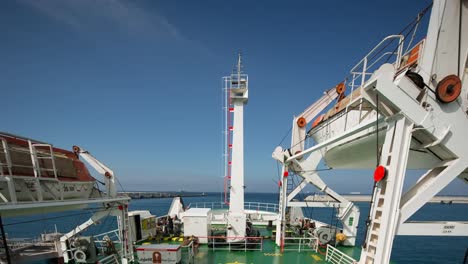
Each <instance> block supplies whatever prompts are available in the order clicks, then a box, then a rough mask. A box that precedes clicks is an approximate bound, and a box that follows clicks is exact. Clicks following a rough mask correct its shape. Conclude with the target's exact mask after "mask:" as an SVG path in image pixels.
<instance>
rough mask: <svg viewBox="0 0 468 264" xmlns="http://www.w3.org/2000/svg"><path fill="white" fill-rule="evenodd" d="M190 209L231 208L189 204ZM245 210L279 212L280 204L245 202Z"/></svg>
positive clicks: (219, 203) (207, 204)
mask: <svg viewBox="0 0 468 264" xmlns="http://www.w3.org/2000/svg"><path fill="white" fill-rule="evenodd" d="M188 208H211V209H224V208H229V206H228V205H226V204H225V203H224V202H197V203H191V204H189V206H188ZM244 209H247V210H257V211H267V212H277V211H278V204H274V203H262V202H245V203H244Z"/></svg>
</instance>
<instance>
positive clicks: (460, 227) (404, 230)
mask: <svg viewBox="0 0 468 264" xmlns="http://www.w3.org/2000/svg"><path fill="white" fill-rule="evenodd" d="M397 235H401V236H468V222H459V221H440V222H435V221H432V222H407V223H403V224H400V226H399V227H398V233H397Z"/></svg>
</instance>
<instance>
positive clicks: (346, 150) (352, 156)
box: [308, 40, 441, 169]
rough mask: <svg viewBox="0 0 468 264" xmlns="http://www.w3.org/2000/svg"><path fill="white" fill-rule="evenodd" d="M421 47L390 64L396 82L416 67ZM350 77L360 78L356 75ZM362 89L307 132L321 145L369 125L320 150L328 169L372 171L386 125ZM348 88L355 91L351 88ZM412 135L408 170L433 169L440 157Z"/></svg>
mask: <svg viewBox="0 0 468 264" xmlns="http://www.w3.org/2000/svg"><path fill="white" fill-rule="evenodd" d="M423 44H424V40H423V41H421V42H420V43H418V44H417V45H415V46H414V47H413V48H412V49H411V50H410V51H409V52H408V53H407V54H404V55H403V56H402V57H401V62H400V64H399V65H397V64H396V63H395V64H393V66H394V67H396V68H397V71H396V72H397V73H396V76H395V81H398V79H400V78H402V77H403V76H404V75H405V74H407V73H408V72H409V71H408V69H409V68H411V67H414V66H415V65H417V64H418V62H419V60H420V58H421V56H420V54H421V53H422V50H423ZM352 73H353V74H356V73H354V72H352ZM364 74H368V73H364ZM353 76H357V77H359V78H360V76H359V74H357V75H353ZM372 77H373V76H370V77H366V78H365V79H366V82H367V81H371V80H372ZM356 80H357V78H356V77H354V78H353V82H354V81H356ZM364 86H365V85H364V83H363V85H361V86H360V87H358V88H357V89H354V90H353V91H352V92H351V93H349V94H348V95H347V96H343V97H341V98H339V100H338V101H337V103H336V105H335V106H333V107H331V108H330V109H328V111H327V112H325V113H324V114H323V115H321V116H320V117H319V118H318V119H317V120H316V122H314V124H313V126H312V127H311V129H310V130H309V132H308V135H309V136H310V137H312V138H313V139H314V141H315V142H316V143H317V144H320V143H322V142H325V141H326V140H329V139H331V138H333V137H335V136H337V135H342V134H343V133H345V132H346V131H349V130H351V129H353V128H355V127H357V126H361V125H363V126H365V124H372V125H370V126H368V128H367V129H365V130H362V131H361V132H359V133H356V134H354V135H352V136H349V137H345V138H344V139H342V140H339V141H337V142H335V143H333V144H331V145H329V146H327V147H326V148H324V150H323V151H322V154H323V158H324V160H325V162H326V163H327V165H328V166H329V167H331V168H336V169H374V168H375V166H376V164H377V155H376V153H377V152H378V151H379V150H380V149H381V148H382V145H383V142H384V139H385V131H386V123H385V120H384V119H383V118H381V117H382V116H379V117H378V116H377V112H376V111H375V109H373V108H372V107H371V104H370V103H368V101H367V100H366V98H363V96H362V94H363V92H362V89H363V88H362V87H364ZM351 87H353V88H354V85H351ZM342 92H343V91H342ZM377 120H378V121H377ZM376 124H378V125H376ZM414 135H415V136H414V137H413V138H412V142H411V149H410V155H409V159H408V168H409V169H427V168H432V167H433V166H434V164H437V163H438V162H440V160H441V159H440V157H439V156H437V155H435V153H434V152H431V151H430V150H428V149H425V148H423V145H424V144H423V142H422V141H424V140H418V133H417V132H415V133H414Z"/></svg>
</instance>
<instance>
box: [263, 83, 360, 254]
mask: <svg viewBox="0 0 468 264" xmlns="http://www.w3.org/2000/svg"><path fill="white" fill-rule="evenodd" d="M342 88H343V86H342V85H341V84H340V85H338V86H337V87H336V88H333V89H330V90H328V91H326V92H325V93H324V95H323V96H322V97H321V98H320V99H319V100H317V101H316V102H315V103H314V104H312V105H311V106H309V107H308V108H307V109H306V110H305V111H304V112H303V113H302V114H301V115H299V116H298V117H295V118H294V120H293V126H292V140H291V148H289V149H287V150H283V149H282V148H281V147H277V148H276V149H275V151H274V152H273V155H272V156H273V158H274V159H276V160H278V161H279V162H280V163H282V164H283V174H282V175H283V177H282V179H281V188H280V201H279V207H280V208H279V209H280V213H279V215H278V220H277V223H276V244H277V245H278V246H281V245H282V244H283V243H284V242H283V240H284V237H285V226H286V225H285V219H286V209H287V207H309V206H310V207H336V208H337V218H338V219H339V220H340V221H341V222H342V224H343V234H345V235H346V237H347V239H346V240H345V241H343V244H344V245H349V246H354V245H355V243H356V234H357V225H358V222H359V209H358V208H357V207H356V206H355V205H354V204H353V203H352V202H350V201H348V200H347V199H345V198H344V197H343V196H341V195H339V194H338V193H336V192H335V191H333V190H332V189H331V188H330V187H328V186H327V185H326V184H325V182H324V181H323V180H322V179H321V178H320V176H319V174H318V171H317V167H318V165H319V162H320V160H321V159H322V155H321V153H320V152H319V151H316V152H314V153H312V154H311V155H309V156H308V157H307V158H305V159H296V160H293V162H287V161H288V158H289V157H291V156H293V155H294V154H300V153H301V152H302V151H303V150H304V143H305V138H306V127H307V124H308V123H310V122H311V121H312V120H313V119H316V118H317V116H318V115H319V114H320V113H321V112H322V111H323V110H324V109H326V108H327V107H328V106H329V105H330V104H331V103H332V102H333V101H334V100H336V99H337V98H339V97H341V95H342V92H343V90H342ZM319 118H320V117H319ZM316 120H320V119H316ZM314 123H315V122H314ZM289 171H291V172H294V173H296V174H297V175H299V176H300V177H302V181H301V182H300V183H299V184H298V185H297V186H295V188H294V189H293V190H291V191H290V193H289V194H288V190H287V186H288V184H287V181H288V177H287V176H288V175H289ZM308 184H311V185H313V186H315V187H316V188H317V189H318V190H320V191H321V192H323V193H325V194H327V195H328V196H330V197H332V198H333V199H334V200H335V201H336V202H337V203H323V202H310V201H309V202H305V201H301V202H297V201H293V199H294V198H295V196H296V195H297V194H299V192H301V191H302V190H303V189H304V188H305V187H306V186H307V185H308Z"/></svg>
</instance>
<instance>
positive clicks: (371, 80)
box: [273, 0, 468, 264]
mask: <svg viewBox="0 0 468 264" xmlns="http://www.w3.org/2000/svg"><path fill="white" fill-rule="evenodd" d="M460 16H461V17H460ZM467 25H468V1H467V0H462V1H446V0H438V1H435V2H434V5H433V8H432V14H431V18H430V23H429V29H428V35H427V39H426V41H425V43H424V45H423V50H424V52H422V54H420V55H419V58H418V64H416V65H415V67H414V68H413V71H414V72H416V73H419V74H420V75H421V76H422V77H423V78H424V81H425V83H426V85H427V86H428V87H430V88H431V89H432V90H435V88H436V86H437V84H438V82H439V81H440V80H442V78H444V77H446V76H447V75H450V74H455V75H458V76H459V78H460V79H461V80H462V93H461V96H460V97H458V98H457V100H456V101H455V102H452V103H448V104H446V103H442V102H440V101H438V100H437V99H436V98H435V95H434V94H433V93H430V91H429V90H428V89H426V88H423V89H421V88H419V87H417V86H416V85H415V84H414V83H413V82H412V81H411V80H410V79H409V78H408V77H407V76H406V75H405V70H407V68H406V69H400V68H399V65H400V58H401V53H402V49H403V45H402V44H403V40H402V39H401V38H400V43H399V45H398V47H397V48H398V51H397V54H396V60H395V62H394V63H393V64H384V65H382V66H380V68H379V69H378V70H377V71H375V72H372V71H373V70H372V71H371V69H370V65H377V64H375V62H369V61H368V59H367V58H366V57H368V56H366V57H365V58H364V59H363V60H361V62H360V63H359V64H360V68H359V69H356V67H355V68H353V70H352V71H351V74H352V76H353V80H352V81H351V82H350V83H351V86H352V88H354V86H355V85H356V84H355V79H356V78H361V79H360V82H361V85H360V88H359V89H360V90H359V93H357V96H354V95H353V96H352V98H350V100H349V101H348V105H346V108H344V111H342V112H340V113H334V112H332V113H331V114H330V113H329V116H327V120H326V121H324V122H322V123H321V124H320V125H318V126H317V127H316V128H314V129H312V130H311V131H310V133H309V134H308V136H310V137H313V138H314V139H315V141H316V142H317V143H318V144H317V145H315V146H313V147H311V148H309V149H306V150H304V151H302V152H301V153H299V154H295V153H293V154H294V155H292V156H291V155H290V154H291V153H289V156H288V153H287V152H282V150H281V149H277V150H275V153H274V155H273V156H274V157H275V158H276V159H278V160H280V161H284V160H286V162H285V164H286V165H287V166H290V168H293V169H296V170H298V166H300V165H302V164H301V159H305V160H307V158H308V156H312V155H314V153H315V152H317V151H320V150H322V151H323V155H324V159H325V161H326V163H327V165H329V166H331V167H333V168H374V167H375V164H376V157H375V156H376V155H375V153H376V152H377V151H378V150H379V152H380V153H381V156H380V157H381V159H380V164H381V165H384V166H385V167H386V169H387V171H388V173H387V176H386V178H384V180H383V181H381V182H379V183H378V184H377V186H376V190H375V192H374V196H373V197H372V200H373V204H372V208H371V215H370V216H371V219H370V226H369V229H368V233H367V236H366V243H365V248H364V249H363V251H362V255H361V259H360V263H378V264H385V263H388V262H389V260H390V254H391V250H392V244H393V239H394V236H395V235H397V234H399V235H446V236H455V235H458V236H466V235H467V233H468V231H467V230H468V229H467V222H456V221H448V222H437V221H431V222H418V223H414V222H407V220H408V219H409V218H410V217H411V216H412V215H413V214H414V213H415V212H416V211H417V210H419V209H420V208H421V207H422V206H423V205H424V204H426V203H427V202H429V201H430V199H431V198H433V197H434V196H435V195H436V194H437V193H439V192H440V191H441V190H443V188H445V187H446V186H447V185H448V184H449V183H450V182H452V181H453V180H455V179H456V178H460V179H462V180H464V181H465V182H468V174H467V170H468V169H467V168H468V152H467V151H468V146H467V145H466V144H465V142H466V131H467V130H468V116H467V113H466V110H467V106H468V102H467V100H468V98H467V92H468V85H467V81H468V77H467V76H468V69H467V66H468V58H467V56H468V30H466V27H467ZM460 26H461V27H460ZM381 44H382V43H381ZM379 45H380V44H379ZM374 50H375V49H374ZM420 52H421V49H420ZM392 55H394V54H392ZM375 109H378V111H379V113H380V118H377V116H376V111H375ZM377 120H378V121H377ZM376 124H378V127H379V129H380V130H379V131H377V130H376ZM320 130H322V131H320ZM384 131H386V132H385V133H384ZM376 135H378V136H379V141H378V142H377V137H376ZM382 143H383V145H382ZM282 153H284V156H285V157H286V158H284V157H283V156H282V155H281V154H282ZM355 153H359V157H358V158H357V159H356V158H353V155H354V154H355ZM356 156H357V155H356ZM372 156H373V158H372ZM302 162H304V161H302ZM408 168H418V169H427V170H428V172H427V173H425V174H424V175H422V176H421V178H420V179H419V180H418V181H417V183H416V184H414V185H413V186H410V189H409V190H408V191H407V192H406V193H404V194H403V193H402V189H403V184H404V181H405V177H404V176H405V172H406V169H408ZM301 186H302V184H301ZM290 205H292V206H300V205H302V204H300V203H291V204H290ZM317 205H320V203H319V204H317ZM321 205H323V206H325V204H323V203H322V204H321Z"/></svg>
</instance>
